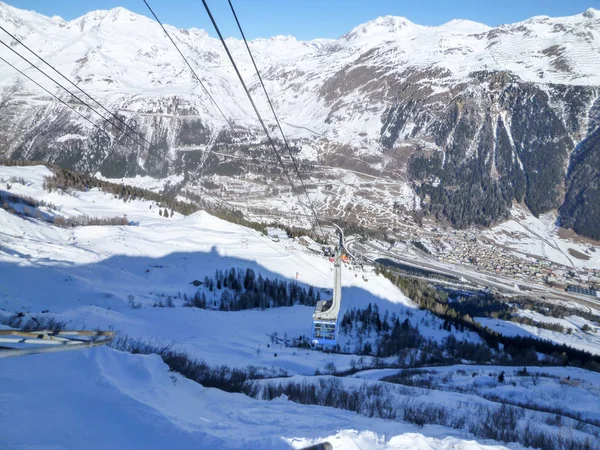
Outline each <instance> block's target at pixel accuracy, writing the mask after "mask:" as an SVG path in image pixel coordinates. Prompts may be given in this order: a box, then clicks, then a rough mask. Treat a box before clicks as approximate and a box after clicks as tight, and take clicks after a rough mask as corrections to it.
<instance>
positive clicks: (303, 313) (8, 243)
mask: <svg viewBox="0 0 600 450" xmlns="http://www.w3.org/2000/svg"><path fill="white" fill-rule="evenodd" d="M49 174H50V172H49V170H48V169H47V168H46V167H43V166H37V167H18V168H15V167H4V166H0V179H3V180H7V179H10V178H13V177H16V178H21V177H22V178H23V179H24V181H25V183H24V184H21V183H19V182H12V186H11V190H10V192H11V193H13V194H19V195H26V196H30V197H33V198H36V199H38V200H44V201H46V202H47V203H48V204H49V205H51V206H47V207H44V210H45V211H47V213H48V214H60V215H63V216H65V217H71V216H77V215H83V214H86V215H89V216H100V217H113V216H121V215H122V214H127V218H128V219H129V221H130V223H131V224H132V225H130V226H88V227H76V228H57V227H54V226H51V225H49V224H47V223H45V222H40V221H37V220H34V219H24V218H22V217H19V216H15V215H11V214H9V213H8V212H6V211H4V210H2V209H0V274H1V275H2V276H1V279H0V281H1V282H0V315H2V316H8V315H11V314H13V313H15V312H18V311H25V312H31V313H36V315H40V313H41V311H47V312H46V313H42V314H41V316H45V315H47V316H51V317H54V318H56V319H58V320H61V321H64V322H67V326H68V327H69V328H81V327H85V328H87V329H95V328H100V329H114V330H115V331H117V332H118V333H120V334H121V335H127V336H129V337H130V338H133V339H136V340H137V339H139V340H142V341H145V342H153V343H156V344H159V345H162V344H164V345H169V346H171V347H172V348H174V349H177V350H185V351H186V352H188V353H189V354H190V355H192V356H193V357H195V358H199V359H203V360H205V361H206V362H208V363H209V364H212V365H220V364H226V365H228V366H233V367H241V368H243V367H246V366H248V365H253V366H257V367H259V368H261V370H264V371H265V372H266V373H269V372H271V373H273V374H280V373H281V371H282V370H283V371H285V372H287V373H288V374H290V375H294V377H292V378H289V379H287V378H286V379H283V380H287V381H286V382H295V381H302V380H306V381H308V382H312V381H315V382H317V383H318V382H320V381H319V380H321V379H327V377H325V378H322V377H316V378H315V377H313V376H312V375H313V374H314V373H315V371H316V370H317V369H320V370H323V369H324V368H326V366H328V365H330V364H332V363H333V364H334V365H335V366H336V367H337V368H338V369H347V368H349V367H351V366H352V364H353V362H352V359H353V355H343V354H336V355H330V354H326V353H322V352H316V351H313V350H300V349H297V348H287V347H285V346H283V345H281V344H280V343H278V342H279V341H278V339H280V338H285V337H286V336H287V337H294V336H298V335H300V334H304V335H307V334H309V332H310V326H311V315H312V308H308V307H303V306H294V307H286V308H274V309H268V310H265V311H258V310H250V311H237V312H226V311H213V310H201V309H196V308H184V307H182V299H181V298H180V296H179V294H180V293H181V294H187V295H192V294H193V293H194V292H195V291H196V289H197V288H195V287H193V286H192V285H191V284H190V282H192V281H193V280H202V279H203V278H204V276H205V275H208V276H213V275H214V271H215V270H216V269H223V270H224V269H228V268H231V267H240V268H246V267H247V268H252V269H253V270H254V271H256V272H257V274H258V273H260V274H261V275H262V276H265V277H269V278H282V279H288V280H293V279H295V274H296V273H298V282H299V283H301V284H306V285H313V286H316V287H318V288H328V289H330V288H331V284H332V268H331V263H330V262H329V261H328V260H327V259H326V258H323V257H321V256H318V255H314V254H310V253H308V252H307V251H306V250H305V249H303V247H301V246H300V245H299V244H298V243H297V242H295V241H293V240H291V239H281V240H280V242H278V243H277V242H273V241H271V240H270V239H269V238H268V237H266V236H263V235H262V234H261V233H258V232H255V231H253V230H250V229H245V228H242V227H239V226H237V225H234V224H231V223H228V222H225V221H223V220H220V219H217V218H215V217H213V216H210V215H209V214H207V213H205V212H198V213H195V214H192V215H191V216H187V217H184V216H181V215H179V214H175V215H174V216H173V217H170V218H164V217H161V216H159V215H158V212H157V209H158V207H157V206H156V205H154V204H152V203H151V202H147V201H141V200H137V201H129V202H127V203H124V202H123V201H122V200H118V199H116V198H114V197H113V196H112V195H109V194H105V193H103V192H100V191H98V190H96V189H92V190H89V191H87V192H78V191H70V192H62V193H60V192H53V193H48V192H46V191H44V190H43V189H42V184H43V180H44V177H45V176H48V175H49ZM146 182H147V180H146ZM2 187H4V183H3V184H2ZM360 275H361V272H358V271H355V270H353V269H351V268H349V267H344V269H343V277H342V282H343V307H342V313H343V311H344V310H346V309H347V308H351V307H359V308H364V307H365V306H366V305H367V304H368V303H371V304H376V305H377V306H378V307H379V310H380V311H381V312H382V313H383V312H384V311H386V310H387V311H389V312H390V313H393V314H396V315H397V316H398V317H399V318H401V319H403V318H404V317H406V318H408V319H409V320H410V321H412V322H413V323H415V324H416V325H419V328H420V332H421V333H422V334H423V335H424V336H426V337H430V338H432V339H436V340H439V339H442V338H443V337H445V336H448V334H449V332H447V331H444V330H441V329H440V328H441V321H439V320H438V319H436V318H434V317H432V316H431V314H429V313H428V312H425V311H419V310H417V309H416V307H415V305H414V304H413V302H412V301H410V300H409V299H408V298H406V297H405V296H404V295H403V294H402V293H401V292H400V291H399V290H398V289H397V288H395V287H394V286H393V285H391V284H390V283H389V281H388V280H386V279H384V278H383V277H376V276H374V275H372V274H371V275H370V276H369V281H368V282H366V281H364V280H363V279H362V277H361V276H360ZM207 293H208V292H207ZM324 295H325V294H324ZM168 296H172V297H173V298H174V303H175V307H174V308H154V307H152V305H153V304H154V303H156V302H157V301H164V300H165V299H166V298H167V297H168ZM130 297H131V298H132V301H133V302H134V303H138V304H139V305H140V307H139V308H135V309H134V308H131V307H130V304H129V303H130V301H131V300H130ZM209 300H210V296H209ZM274 333H277V338H275V339H274V338H273V337H272V336H275V334H274ZM453 333H454V334H455V336H456V337H457V339H466V340H470V341H475V342H477V341H478V339H479V338H478V337H477V336H474V335H472V334H469V333H458V332H457V331H456V330H455V331H454V332H453ZM342 339H343V340H349V339H351V337H349V336H342ZM367 359H368V358H367ZM366 362H367V363H368V361H366ZM1 367H2V370H0V423H1V424H2V426H1V429H2V432H0V447H8V448H19V447H22V446H30V447H34V448H35V447H36V446H39V447H43V446H45V447H46V448H53V446H54V447H56V448H100V447H102V448H106V447H110V448H117V449H118V448H139V447H143V448H167V447H168V448H175V449H178V448H181V449H184V448H224V449H230V448H231V449H233V448H235V449H237V448H240V449H242V448H267V449H285V448H290V446H292V447H294V448H299V447H301V446H306V445H309V444H312V443H316V442H320V441H322V440H324V439H327V440H330V441H331V442H332V443H333V444H334V448H336V449H356V448H359V449H365V450H371V449H374V450H380V449H396V448H405V447H406V446H409V447H411V448H413V447H417V448H422V449H450V448H452V449H503V448H512V449H518V448H521V447H520V446H518V445H516V444H511V445H510V446H509V447H505V446H501V445H497V444H494V443H493V442H482V443H478V442H475V441H474V440H473V436H471V435H470V434H469V433H467V432H466V431H460V432H459V431H456V430H452V429H449V428H446V427H442V426H426V427H425V428H417V427H415V426H412V425H406V424H403V423H399V422H397V421H389V420H383V419H369V418H366V417H365V416H363V415H359V414H356V413H353V412H348V411H343V410H339V409H333V408H325V407H318V406H303V405H300V404H297V403H294V402H290V401H287V400H286V399H285V398H278V399H275V400H273V401H263V400H255V399H252V398H250V397H246V396H244V395H241V394H227V393H224V392H222V391H219V390H216V389H207V388H203V387H202V386H200V385H198V384H195V383H193V382H191V381H189V380H187V379H185V378H183V377H181V376H180V375H178V374H175V373H172V372H169V371H168V367H167V366H166V365H165V364H164V363H163V362H162V361H161V359H160V358H159V357H158V356H157V355H148V356H143V355H139V354H138V355H132V354H128V353H123V352H120V351H117V350H115V349H112V348H97V349H92V350H89V351H81V352H73V353H62V354H54V355H39V356H31V357H23V358H14V359H10V360H2V362H1ZM490 370H492V369H490ZM493 370H499V369H498V368H494V369H493ZM564 373H567V372H564ZM569 373H570V374H571V375H573V376H574V377H575V376H577V377H582V379H586V380H587V378H585V373H583V374H579V373H577V374H576V373H575V372H573V371H571V372H569ZM589 376H590V377H592V375H589ZM276 381H277V380H276ZM369 383H375V382H369ZM361 385H362V381H361V380H359V379H356V378H353V379H350V378H348V379H343V386H346V387H348V388H356V387H360V386H361ZM584 389H587V390H592V388H590V387H589V386H587V385H585V386H582V387H581V388H580V389H579V390H574V391H573V392H576V393H577V395H584V392H583V390H584ZM398 392H400V393H401V391H398ZM594 395H595V394H594ZM397 400H398V401H408V402H409V403H410V402H411V401H414V396H412V394H410V395H409V394H401V395H400V396H399V397H398V398H397ZM422 400H423V401H422V402H421V403H422V404H423V405H432V406H435V405H442V406H444V407H446V408H454V409H456V410H458V409H460V405H463V404H465V402H469V403H470V404H472V405H483V406H486V405H487V406H490V407H495V406H497V405H495V404H494V403H493V402H490V401H489V400H484V399H481V398H479V397H478V396H477V395H472V394H460V393H445V394H443V393H439V392H438V393H435V395H431V394H422ZM57 405H59V406H57ZM572 408H573V411H575V412H582V413H586V414H589V415H590V417H596V415H597V409H595V408H594V406H590V404H589V402H588V403H582V404H580V405H579V406H572ZM32 411H35V413H33V414H32ZM532 417H534V418H535V417H537V416H535V415H534V416H532ZM540 417H545V416H540ZM29 418H31V419H32V420H28V419H29ZM33 419H35V420H33ZM536 420H537V419H536ZM34 423H35V424H37V425H35V429H34V428H32V426H33V425H32V424H34ZM90 424H94V425H93V426H91V425H90ZM582 433H583V432H580V431H577V432H576V433H575V434H576V436H580V435H582V436H583V434H582Z"/></svg>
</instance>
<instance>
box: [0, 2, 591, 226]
mask: <svg viewBox="0 0 600 450" xmlns="http://www.w3.org/2000/svg"><path fill="white" fill-rule="evenodd" d="M0 8H2V10H3V13H2V14H0V23H3V24H4V26H6V27H7V28H8V29H9V31H11V32H13V31H15V32H16V33H17V37H19V39H22V40H23V41H24V42H25V43H26V45H28V46H30V47H31V48H32V49H33V50H35V51H39V52H40V54H41V55H42V56H43V57H44V58H45V59H47V60H48V61H49V62H50V63H52V64H54V65H56V66H57V67H60V68H61V71H62V72H63V73H65V74H66V75H67V76H69V77H70V78H72V79H73V81H74V82H76V83H78V84H79V85H80V86H81V87H82V88H83V89H85V90H86V91H87V92H90V93H91V94H92V95H93V96H94V97H96V98H98V99H99V100H100V101H102V102H103V104H106V105H108V107H109V108H110V109H111V110H114V111H116V112H118V113H119V114H120V115H122V116H123V117H124V118H125V120H127V122H128V124H129V125H130V126H131V127H132V128H134V129H136V130H137V131H138V132H140V133H141V134H142V135H143V136H144V137H145V139H147V140H149V141H151V142H152V143H153V144H154V146H155V147H156V148H158V149H162V150H160V151H168V152H170V154H171V156H172V157H173V158H178V159H181V160H183V159H187V161H188V163H187V164H188V168H189V169H190V168H194V167H195V166H193V163H192V161H198V160H200V161H202V160H203V157H201V156H199V154H198V155H197V156H194V153H193V152H200V153H202V151H206V150H210V149H211V148H213V147H214V145H216V144H219V143H221V144H224V145H229V149H228V150H227V151H230V152H233V153H237V152H239V151H240V145H242V144H243V145H258V146H260V145H261V144H260V143H261V141H262V140H263V137H262V135H261V132H260V129H259V127H258V122H257V121H256V118H255V116H254V112H253V110H252V108H251V105H250V103H249V102H248V100H247V98H246V96H245V93H244V92H243V90H242V89H241V87H240V85H239V81H238V80H237V78H236V76H235V73H234V72H233V70H232V68H231V67H230V65H229V62H228V60H227V57H226V55H225V54H224V52H223V50H222V47H221V44H220V42H219V41H218V40H217V39H214V38H212V37H210V36H209V35H208V33H206V31H204V30H199V29H191V30H182V29H178V28H174V27H170V26H167V27H168V30H169V32H170V33H171V34H172V35H173V37H174V39H176V41H177V42H178V44H179V45H180V47H181V48H182V51H183V53H184V54H185V55H186V57H187V58H188V59H189V60H190V62H191V64H192V65H193V66H194V67H195V68H196V70H197V72H198V73H199V76H200V77H201V79H202V82H203V84H204V85H205V86H206V87H207V89H208V90H209V92H211V95H212V96H213V97H214V98H215V99H216V101H217V103H218V104H219V107H220V108H221V110H222V111H223V112H224V114H225V116H226V117H227V118H228V119H229V120H231V121H232V122H233V123H235V128H236V129H237V131H236V133H240V135H239V136H228V133H230V131H229V130H227V124H226V123H225V121H224V119H223V117H221V116H220V114H219V113H218V112H217V110H216V108H215V107H214V105H213V104H212V102H211V101H210V99H209V98H208V96H207V95H206V93H205V92H204V90H203V89H202V88H201V87H200V86H199V85H198V83H197V81H196V80H195V79H194V78H193V77H192V75H191V74H190V73H189V69H188V68H187V67H186V66H185V64H184V62H183V61H182V60H181V58H180V57H179V55H178V54H177V52H176V51H175V50H174V49H173V48H172V46H171V44H170V43H169V42H168V40H167V39H166V37H165V36H164V34H163V32H162V30H161V29H160V27H159V25H158V24H156V23H155V22H154V21H152V20H151V19H149V18H147V17H145V16H139V15H136V14H134V13H131V12H129V11H127V10H125V9H123V8H121V9H113V10H106V11H101V12H98V11H96V12H91V13H88V14H86V15H84V16H82V17H80V18H78V19H74V20H73V21H69V22H65V21H62V19H61V20H57V19H51V18H47V17H44V16H41V15H39V14H37V13H33V12H27V11H20V10H18V9H16V8H13V7H10V6H8V5H6V4H0ZM6 11H8V13H6ZM7 15H8V19H6V17H7ZM15 22H18V23H19V24H20V25H19V26H16V23H15ZM138 22H139V24H138ZM125 24H126V26H125ZM485 27H486V26H483V25H482V26H480V24H475V23H473V22H469V21H460V20H455V21H450V22H448V23H446V24H443V25H441V26H438V27H425V26H421V25H416V24H413V23H412V22H410V21H408V19H405V18H402V17H395V16H385V17H380V18H377V19H374V20H373V21H370V22H367V23H365V24H361V25H358V26H357V27H355V28H354V29H353V30H351V31H350V32H348V33H346V34H345V35H343V36H341V37H340V38H339V39H336V40H314V41H299V40H296V39H295V38H293V37H280V38H271V39H257V40H253V41H250V45H251V48H252V50H253V53H254V57H255V59H256V62H257V64H258V66H259V68H260V70H261V72H262V78H263V80H264V82H265V85H266V87H267V90H268V91H269V93H270V95H271V98H272V100H273V103H274V106H275V109H276V111H277V113H278V115H279V118H280V121H281V122H282V123H283V126H284V130H285V132H286V135H287V136H288V137H289V139H291V140H292V141H293V143H294V145H296V146H297V147H298V148H299V149H301V148H302V147H303V146H311V148H315V149H316V155H318V157H317V160H318V162H320V163H326V164H330V165H334V166H335V165H340V166H341V167H345V168H350V169H354V170H360V171H367V172H378V171H382V170H385V171H388V172H390V171H391V172H392V173H394V176H395V177H396V178H397V179H399V180H406V179H407V178H410V180H409V181H410V183H411V185H412V188H413V189H415V190H416V191H418V192H420V195H421V198H422V201H423V202H424V207H425V208H426V209H427V210H428V212H430V213H431V214H433V215H437V216H439V217H440V218H441V217H446V218H450V220H451V221H452V222H453V224H454V225H455V226H465V225H468V224H471V223H481V224H489V223H493V222H495V221H497V220H501V219H502V218H503V217H505V216H506V215H507V214H508V208H509V205H510V204H511V202H512V201H513V200H516V201H523V200H524V201H525V203H526V204H527V206H528V207H529V208H530V209H531V210H532V211H533V212H534V214H539V213H541V212H544V211H547V210H548V209H557V208H559V207H560V206H561V205H562V203H563V201H564V198H565V190H566V185H567V184H568V185H569V186H571V187H570V188H569V189H572V187H573V186H574V185H575V186H579V187H581V186H580V183H581V180H584V182H587V181H591V180H587V181H585V180H586V178H585V177H583V178H582V177H581V173H583V172H581V171H580V172H579V174H580V175H579V176H578V180H580V181H579V182H578V183H575V184H573V183H570V182H569V181H568V180H569V174H568V173H567V169H568V168H569V167H572V170H574V171H575V170H576V167H574V166H573V165H571V164H570V157H571V154H572V152H573V150H574V149H575V148H576V147H577V146H578V145H581V144H582V143H584V141H585V140H586V139H587V138H588V137H590V136H591V135H592V134H593V132H594V131H595V128H594V127H596V126H597V125H595V124H598V123H600V113H599V111H600V101H599V100H598V99H599V96H600V58H596V57H594V55H595V54H600V12H598V11H597V10H594V9H588V10H587V11H586V12H584V13H582V14H578V15H574V16H567V17H563V18H547V17H543V16H537V17H534V18H531V19H528V20H526V21H522V22H518V23H516V24H507V25H502V26H500V27H495V28H489V29H488V28H485ZM472 31H476V32H475V33H472ZM227 42H228V45H229V46H230V49H231V51H232V53H233V55H234V58H235V59H236V61H237V63H238V66H239V67H240V71H241V73H242V75H243V76H244V78H245V79H246V83H247V84H248V85H249V86H250V89H251V91H252V92H253V93H254V98H255V101H256V103H257V105H258V107H259V110H260V111H261V112H262V113H263V117H265V120H267V123H268V124H269V125H274V121H273V119H271V115H270V110H269V106H268V104H267V102H266V100H265V98H264V97H263V95H262V92H261V89H260V84H259V82H258V79H257V77H256V75H255V73H254V70H253V68H252V65H251V61H250V59H249V57H248V55H247V53H246V50H245V48H244V45H243V43H242V42H241V41H239V40H236V39H234V38H228V41H227ZM12 48H14V49H15V50H17V51H19V52H25V50H24V49H23V48H22V47H20V46H19V45H17V44H16V43H13V46H12ZM25 53H26V52H25ZM0 55H2V56H3V57H5V58H6V59H7V60H9V61H12V62H14V63H15V64H16V65H17V67H20V68H21V69H24V70H25V72H26V73H27V74H28V75H29V76H31V77H32V78H34V79H35V80H36V81H38V82H40V83H41V84H42V85H44V86H45V87H47V88H49V89H50V90H51V91H52V92H56V93H57V94H58V95H60V96H61V97H62V98H64V99H66V100H68V101H72V99H71V98H70V97H68V95H67V94H64V93H62V92H60V91H59V90H58V89H57V88H56V87H55V86H53V85H52V83H50V82H49V81H48V80H47V79H45V78H44V77H43V76H42V75H41V74H39V73H37V72H36V71H35V70H34V69H32V68H27V66H26V64H25V63H23V62H22V61H19V60H18V58H17V57H16V56H15V55H13V54H11V53H10V52H9V51H8V50H6V49H5V48H3V49H1V50H0ZM28 57H31V60H32V61H34V60H35V58H33V57H32V56H31V55H28ZM0 75H1V76H2V77H1V78H0V80H1V81H0V89H1V90H2V91H1V94H0V95H1V96H0V105H1V106H0V109H2V112H3V114H4V116H5V117H6V118H7V127H6V129H5V130H3V131H0V146H1V147H0V153H1V155H2V156H8V157H14V158H21V159H33V158H37V159H42V160H45V161H48V162H55V163H58V164H61V165H66V166H69V167H72V168H75V169H77V170H82V171H85V172H96V171H98V170H99V171H101V172H102V173H103V175H105V176H115V177H122V176H125V175H135V174H136V173H142V174H150V175H153V176H164V175H166V174H168V173H172V172H173V171H174V170H178V169H176V168H175V167H173V166H170V165H169V164H166V163H165V162H164V161H162V162H160V159H161V157H160V151H159V150H157V151H154V150H153V151H154V155H149V154H148V153H147V152H145V151H144V150H143V149H142V148H140V147H139V145H136V144H135V143H134V142H133V141H131V140H130V139H128V138H127V137H126V136H122V135H120V134H116V135H115V134H110V135H105V134H103V133H101V132H99V131H97V130H93V129H91V128H89V125H88V124H86V123H84V122H82V121H81V120H79V119H77V118H73V117H72V115H71V113H70V112H68V111H67V110H65V108H63V107H61V106H59V105H56V104H55V102H54V101H53V100H50V99H49V98H47V97H46V96H45V95H42V94H41V93H40V91H39V90H38V89H37V88H36V87H35V86H33V85H31V84H30V83H29V82H27V81H23V80H21V79H20V77H19V76H18V75H16V73H15V72H13V71H12V69H10V68H8V67H6V66H3V65H0ZM83 111H84V112H85V110H83ZM85 113H86V114H89V112H85ZM90 118H93V120H94V121H98V123H100V124H103V122H101V121H100V118H99V117H97V116H93V115H91V114H90ZM515 124H516V127H515V126H513V125H515ZM534 124H535V125H534ZM103 126H104V124H103ZM63 135H69V136H91V137H92V142H96V143H95V144H92V143H90V142H89V141H88V140H86V139H75V138H71V139H62V138H61V136H63ZM241 136H244V137H241ZM232 139H233V140H232ZM594 142H595V141H594ZM98 143H100V144H98ZM227 143H229V144H227ZM93 146H95V148H93ZM236 146H237V147H236ZM184 150H185V151H184ZM265 151H266V148H264V147H263V149H262V150H260V151H259V153H260V152H262V153H264V152H265ZM596 151H600V150H596V147H595V146H593V148H591V149H590V150H588V153H589V152H591V153H594V152H596ZM432 152H433V153H432ZM150 153H152V151H151V152H150ZM144 155H145V156H144ZM436 155H442V157H441V158H438V157H437V156H436ZM432 157H433V159H431V158H432ZM592 159H593V156H592ZM125 160H127V161H128V162H125ZM576 161H580V160H576ZM417 166H419V167H417ZM425 166H427V167H428V168H427V170H424V167H425ZM109 168H110V169H109ZM241 170H242V172H244V170H245V171H247V170H248V169H247V168H242V169H241ZM569 170H570V169H569ZM540 173H541V174H542V175H539V174H540ZM571 173H572V172H571ZM416 174H419V176H418V177H417V176H416ZM465 174H468V176H467V175H465ZM476 174H477V175H476ZM309 176H310V175H309ZM465 176H467V178H465ZM474 182H475V186H476V188H477V191H478V192H479V193H474V192H462V191H464V189H463V188H460V186H463V187H464V186H470V187H469V189H473V183H474ZM457 183H458V185H457ZM454 186H459V191H460V192H461V193H460V194H459V197H460V200H459V201H458V200H457V199H456V198H455V194H452V192H455V191H453V189H455V188H454ZM486 192H487V193H488V194H485V193H486ZM489 192H495V194H493V195H492V198H494V199H497V201H496V200H494V201H493V202H492V204H493V207H491V208H490V207H489V205H487V206H486V201H485V199H486V197H489ZM577 192H579V191H577ZM577 192H575V193H572V194H571V195H569V196H567V197H568V201H572V199H577V198H579V197H580V196H579V195H578V194H577ZM472 198H479V200H478V201H477V202H475V204H473V202H472V200H470V199H472ZM432 199H433V200H432ZM569 199H571V200H569ZM392 202H393V199H391V201H390V203H392ZM449 202H450V203H452V205H450V204H449ZM461 204H462V205H464V207H461V208H459V211H454V209H455V207H456V205H461ZM571 206H573V205H571ZM596 209H597V210H598V217H599V219H600V207H598V208H594V211H596ZM479 210H480V213H475V212H474V211H479ZM569 210H573V208H572V207H569V208H563V211H569ZM595 214H596V212H594V215H593V217H596V216H595ZM567 219H569V217H567ZM565 223H571V222H569V220H566V222H565ZM588 234H589V233H588Z"/></svg>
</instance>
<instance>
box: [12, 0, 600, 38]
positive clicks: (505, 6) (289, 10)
mask: <svg viewBox="0 0 600 450" xmlns="http://www.w3.org/2000/svg"><path fill="white" fill-rule="evenodd" d="M8 3H9V4H11V5H12V6H15V7H17V8H22V9H31V10H34V11H37V12H39V13H41V14H44V15H48V16H53V15H58V16H61V17H62V18H63V19H66V20H71V19H75V18H77V17H79V16H82V15H83V14H85V13H87V12H90V11H94V10H97V9H110V8H114V7H116V6H122V7H124V8H127V9H129V10H131V11H134V12H137V13H141V14H145V15H149V12H148V10H147V9H146V6H145V5H144V3H143V1H142V0H85V1H73V0H8ZM148 3H150V6H152V8H153V9H154V10H155V12H156V13H157V15H158V17H159V18H160V19H161V20H162V21H163V22H166V23H168V24H170V25H174V26H177V27H180V28H191V27H196V28H204V29H206V30H207V31H208V32H209V33H210V34H211V35H214V32H213V28H212V26H211V24H210V22H209V20H208V18H207V16H206V13H205V11H204V7H203V6H202V2H201V1H200V0H148ZM207 3H208V5H209V6H210V8H211V10H212V11H213V14H214V15H215V16H216V19H217V22H218V23H219V26H220V27H221V30H222V31H223V33H224V34H225V35H227V36H237V33H236V30H237V29H236V28H235V22H234V20H233V17H232V16H231V13H230V11H229V6H228V3H227V0H207ZM232 3H233V5H234V6H235V8H236V11H237V14H238V17H239V18H240V21H241V23H242V26H243V27H244V32H245V33H246V36H247V37H248V38H252V39H253V38H256V37H270V36H275V35H280V34H282V35H292V36H295V37H297V38H299V39H313V38H337V37H339V36H341V35H342V34H344V33H345V32H347V31H350V30H351V29H352V28H354V27H355V26H356V25H359V24H361V23H364V22H367V21H369V20H372V19H375V18H376V17H379V16H384V15H394V16H403V17H406V18H408V19H409V20H411V21H412V22H415V23H418V24H421V25H441V24H443V23H445V22H448V21H449V20H452V19H469V20H474V21H477V22H482V23H485V24H487V25H491V26H495V25H500V24H503V23H511V22H517V21H520V20H525V19H527V18H529V17H532V16H536V15H548V16H567V15H573V14H579V13H582V12H584V11H585V10H586V9H588V8H596V9H600V0H493V1H488V0H410V1H406V0H232Z"/></svg>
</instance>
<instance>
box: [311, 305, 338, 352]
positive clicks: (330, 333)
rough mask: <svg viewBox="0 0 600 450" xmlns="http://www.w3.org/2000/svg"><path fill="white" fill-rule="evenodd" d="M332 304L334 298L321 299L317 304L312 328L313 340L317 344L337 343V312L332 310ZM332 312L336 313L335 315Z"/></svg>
mask: <svg viewBox="0 0 600 450" xmlns="http://www.w3.org/2000/svg"><path fill="white" fill-rule="evenodd" d="M332 306H333V299H331V300H319V301H318V302H317V304H316V306H315V313H314V314H313V328H312V342H313V344H315V345H335V344H336V343H337V334H338V326H337V313H335V311H331V309H332ZM328 313H329V314H328ZM331 313H335V316H333V315H332V314H331ZM328 317H329V318H328Z"/></svg>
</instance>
